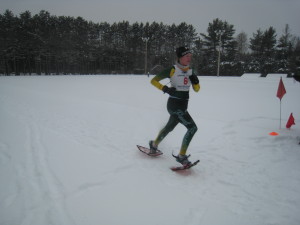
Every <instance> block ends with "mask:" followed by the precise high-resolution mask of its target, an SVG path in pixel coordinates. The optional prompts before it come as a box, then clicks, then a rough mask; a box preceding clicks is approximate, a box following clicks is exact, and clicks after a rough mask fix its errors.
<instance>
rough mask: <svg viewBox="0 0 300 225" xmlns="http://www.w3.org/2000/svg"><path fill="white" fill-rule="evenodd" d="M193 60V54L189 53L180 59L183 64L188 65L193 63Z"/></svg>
mask: <svg viewBox="0 0 300 225" xmlns="http://www.w3.org/2000/svg"><path fill="white" fill-rule="evenodd" d="M191 60H192V54H191V53H188V54H186V55H184V56H182V57H181V58H180V59H179V63H180V64H181V65H183V66H188V65H190V63H191Z"/></svg>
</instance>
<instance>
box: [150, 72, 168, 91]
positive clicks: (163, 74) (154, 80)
mask: <svg viewBox="0 0 300 225" xmlns="http://www.w3.org/2000/svg"><path fill="white" fill-rule="evenodd" d="M172 68H173V67H172ZM172 68H168V69H165V70H163V71H162V72H160V73H159V74H157V75H156V76H155V77H153V78H152V80H151V84H152V85H153V86H154V87H157V88H158V89H159V90H161V91H162V89H163V87H164V85H163V84H161V83H160V82H159V81H161V80H163V79H165V78H170V72H171V70H172Z"/></svg>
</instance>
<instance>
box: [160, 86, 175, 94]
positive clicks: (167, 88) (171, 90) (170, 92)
mask: <svg viewBox="0 0 300 225" xmlns="http://www.w3.org/2000/svg"><path fill="white" fill-rule="evenodd" d="M162 91H163V92H164V93H168V94H169V95H172V94H174V92H175V91H176V88H174V87H170V88H169V87H168V86H166V85H165V86H163V89H162Z"/></svg>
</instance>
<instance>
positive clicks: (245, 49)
mask: <svg viewBox="0 0 300 225" xmlns="http://www.w3.org/2000/svg"><path fill="white" fill-rule="evenodd" d="M204 30H206V33H200V34H198V33H197V32H196V30H195V28H194V27H193V26H192V25H190V24H187V23H185V22H182V23H180V24H177V25H176V24H172V25H166V24H163V23H158V22H152V23H139V22H136V23H133V24H130V23H129V22H128V21H122V22H118V23H113V24H110V23H107V22H98V23H95V22H92V21H86V20H85V19H84V18H82V17H77V18H75V17H69V16H55V15H51V14H50V13H49V12H47V11H45V10H42V11H40V12H39V13H38V14H36V15H32V14H31V12H29V11H25V12H23V13H20V14H19V15H14V14H13V12H12V11H10V10H6V11H5V12H4V13H3V14H0V74H2V75H24V74H26V75H33V74H37V75H42V74H43V75H60V74H148V73H150V74H156V73H158V72H159V71H160V70H161V69H162V68H164V67H169V66H170V65H173V64H174V62H175V60H176V57H175V49H176V48H177V47H179V46H188V47H189V48H191V49H192V51H193V67H194V68H195V69H196V70H197V73H198V74H199V75H222V76H225V75H226V76H239V75H242V74H244V73H260V74H261V75H262V76H265V75H266V74H268V73H285V74H288V75H290V76H291V75H296V74H297V75H299V73H300V38H299V37H297V36H295V35H293V34H292V33H291V30H290V27H289V25H288V24H287V25H286V26H285V27H283V28H282V31H281V32H280V33H277V31H276V30H275V29H274V28H273V27H269V28H268V29H266V30H261V29H260V28H258V30H257V31H256V32H255V33H253V34H251V35H250V36H249V34H246V33H245V32H241V33H238V34H237V33H236V30H235V28H234V25H232V24H229V23H228V22H227V21H222V20H220V19H218V18H216V19H214V20H213V21H212V22H210V23H209V24H208V27H207V29H204Z"/></svg>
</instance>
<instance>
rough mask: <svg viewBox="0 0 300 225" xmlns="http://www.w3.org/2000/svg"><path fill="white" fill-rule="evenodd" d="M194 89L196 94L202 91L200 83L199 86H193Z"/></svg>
mask: <svg viewBox="0 0 300 225" xmlns="http://www.w3.org/2000/svg"><path fill="white" fill-rule="evenodd" d="M193 89H194V91H195V92H198V91H199V90H200V83H199V84H193Z"/></svg>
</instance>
